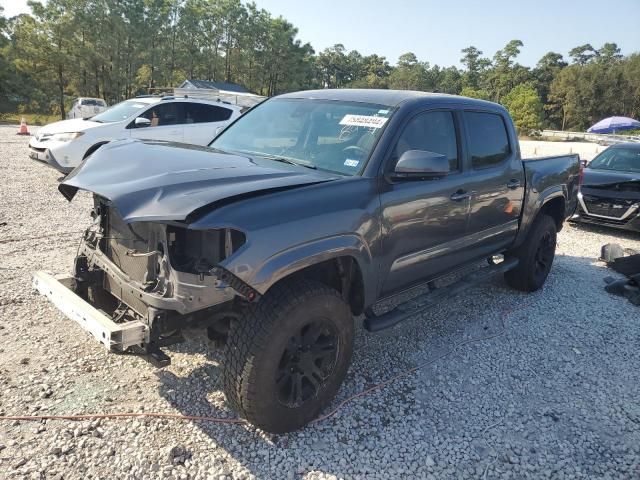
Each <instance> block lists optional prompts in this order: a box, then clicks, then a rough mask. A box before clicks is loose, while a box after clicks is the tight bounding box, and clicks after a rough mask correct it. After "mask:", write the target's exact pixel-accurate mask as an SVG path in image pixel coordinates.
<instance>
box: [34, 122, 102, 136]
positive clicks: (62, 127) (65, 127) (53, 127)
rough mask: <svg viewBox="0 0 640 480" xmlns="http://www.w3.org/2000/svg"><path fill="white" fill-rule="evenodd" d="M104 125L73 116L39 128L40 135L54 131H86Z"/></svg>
mask: <svg viewBox="0 0 640 480" xmlns="http://www.w3.org/2000/svg"><path fill="white" fill-rule="evenodd" d="M100 125H104V124H102V123H99V122H92V121H91V120H83V119H81V118H73V119H71V120H60V121H59V122H53V123H50V124H49V125H45V126H44V127H42V128H41V129H40V130H38V135H42V134H52V133H72V132H84V131H85V130H88V129H90V128H94V127H99V126H100Z"/></svg>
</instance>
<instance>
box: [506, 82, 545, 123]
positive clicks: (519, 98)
mask: <svg viewBox="0 0 640 480" xmlns="http://www.w3.org/2000/svg"><path fill="white" fill-rule="evenodd" d="M504 106H505V107H506V108H507V110H509V113H510V114H511V118H513V123H514V124H515V126H516V129H517V130H518V132H519V133H521V134H525V135H529V134H531V133H533V132H535V131H538V130H540V129H541V128H542V102H541V101H540V97H539V96H538V92H537V91H536V89H535V87H534V86H533V85H532V84H530V83H523V84H520V85H518V86H516V87H515V88H514V89H513V90H511V91H510V92H509V93H508V94H507V95H506V96H505V97H504Z"/></svg>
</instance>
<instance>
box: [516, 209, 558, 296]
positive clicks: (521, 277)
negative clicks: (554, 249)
mask: <svg viewBox="0 0 640 480" xmlns="http://www.w3.org/2000/svg"><path fill="white" fill-rule="evenodd" d="M549 228H551V229H553V231H554V232H556V233H557V229H556V223H555V221H554V220H553V218H551V217H550V216H549V215H545V214H540V215H538V216H537V217H536V218H535V220H534V221H533V225H531V228H530V230H529V235H528V237H527V239H526V240H525V241H524V242H523V243H522V245H520V246H519V247H517V248H515V249H513V250H511V251H509V252H507V255H508V256H512V257H516V258H517V259H518V260H519V261H520V262H519V263H518V266H517V267H516V268H514V269H513V270H510V271H508V272H506V273H505V274H504V279H505V282H506V283H507V285H509V286H510V287H512V288H514V289H516V290H520V291H522V292H533V291H536V290H537V289H538V288H540V286H536V285H534V284H533V283H532V278H531V271H530V268H531V264H532V260H533V256H534V255H535V254H536V251H537V248H538V241H539V240H540V238H541V237H542V233H543V232H544V231H546V230H547V229H549ZM545 280H546V279H545ZM543 284H544V282H543Z"/></svg>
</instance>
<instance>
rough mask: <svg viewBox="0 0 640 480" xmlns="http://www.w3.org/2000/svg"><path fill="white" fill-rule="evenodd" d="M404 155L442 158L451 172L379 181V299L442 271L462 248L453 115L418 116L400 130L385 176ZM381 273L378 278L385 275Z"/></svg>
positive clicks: (461, 179)
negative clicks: (416, 152) (422, 152)
mask: <svg viewBox="0 0 640 480" xmlns="http://www.w3.org/2000/svg"><path fill="white" fill-rule="evenodd" d="M407 150H426V151H431V152H436V153H440V154H443V155H446V156H447V158H448V159H449V167H450V170H451V171H450V173H449V174H448V175H446V176H444V177H442V178H436V179H416V178H413V179H406V180H398V181H390V180H387V179H386V178H385V179H383V180H381V182H382V184H381V189H380V192H381V193H380V201H381V208H382V222H383V238H382V242H383V250H384V251H385V257H384V259H383V264H382V265H381V269H382V272H384V274H386V277H385V278H384V279H383V283H382V286H381V290H382V295H390V294H393V293H396V292H398V291H400V290H403V289H405V288H407V287H410V286H411V285H412V284H416V283H419V282H421V281H425V280H428V279H429V278H432V277H435V276H437V274H438V273H440V272H442V271H444V270H446V269H447V268H448V267H449V266H450V264H451V262H452V261H453V260H452V259H453V258H455V257H456V256H457V255H458V254H459V253H460V251H461V250H463V248H464V244H463V242H461V241H460V240H461V239H463V238H464V235H465V231H466V224H467V218H468V213H469V205H470V203H469V202H470V200H469V199H470V196H469V195H467V194H466V190H465V189H466V181H467V180H466V175H465V173H464V172H463V170H462V160H461V159H462V158H463V153H462V152H463V150H462V149H461V142H460V129H459V122H458V117H457V114H456V113H455V112H454V111H452V110H448V109H445V110H431V111H425V112H421V113H418V114H417V115H415V116H413V117H412V118H410V119H409V120H408V122H407V123H406V124H405V126H404V127H403V128H401V130H400V134H399V137H398V138H397V140H396V143H395V147H394V148H393V151H392V153H391V155H390V158H389V159H388V161H387V165H385V171H386V172H390V171H392V170H393V168H394V167H395V164H396V162H397V161H398V158H400V155H402V153H404V152H405V151H407ZM384 274H383V275H384Z"/></svg>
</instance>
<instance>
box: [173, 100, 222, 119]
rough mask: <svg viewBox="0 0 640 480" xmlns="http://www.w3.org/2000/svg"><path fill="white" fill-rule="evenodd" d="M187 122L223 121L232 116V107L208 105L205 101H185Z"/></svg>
mask: <svg viewBox="0 0 640 480" xmlns="http://www.w3.org/2000/svg"><path fill="white" fill-rule="evenodd" d="M183 105H184V109H185V123H211V122H223V121H225V120H229V118H230V117H231V113H232V111H231V109H229V108H225V107H218V106H216V105H207V104H204V103H190V102H185V103H184V104H183Z"/></svg>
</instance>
